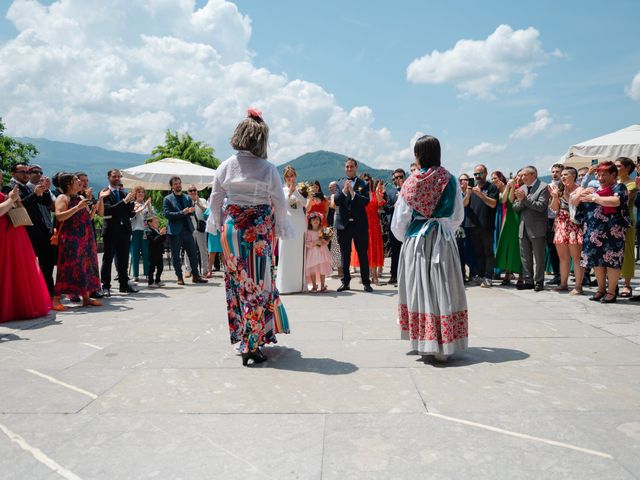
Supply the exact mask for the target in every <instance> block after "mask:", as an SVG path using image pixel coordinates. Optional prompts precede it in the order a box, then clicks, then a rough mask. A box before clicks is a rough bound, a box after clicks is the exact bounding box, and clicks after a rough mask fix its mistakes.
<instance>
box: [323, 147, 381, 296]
mask: <svg viewBox="0 0 640 480" xmlns="http://www.w3.org/2000/svg"><path fill="white" fill-rule="evenodd" d="M357 170H358V162H357V161H356V160H354V159H353V158H347V159H346V160H345V162H344V171H345V173H346V175H347V176H346V178H344V179H342V180H340V181H339V182H338V189H337V191H336V193H335V195H334V197H333V201H334V202H335V204H336V214H335V217H334V220H333V228H335V229H336V230H337V236H338V243H339V244H340V252H341V254H342V259H341V260H342V285H340V286H339V287H338V292H342V291H343V290H349V289H350V286H349V282H351V273H350V272H349V264H350V263H351V242H352V241H353V244H354V245H355V247H356V252H357V253H358V260H360V278H362V284H363V285H364V291H365V292H372V291H373V289H372V288H371V280H370V278H369V258H368V256H367V249H368V248H369V223H368V221H367V212H366V211H365V207H366V206H367V205H368V204H369V185H367V182H365V181H364V180H362V179H361V178H358V177H357V176H356V173H357Z"/></svg>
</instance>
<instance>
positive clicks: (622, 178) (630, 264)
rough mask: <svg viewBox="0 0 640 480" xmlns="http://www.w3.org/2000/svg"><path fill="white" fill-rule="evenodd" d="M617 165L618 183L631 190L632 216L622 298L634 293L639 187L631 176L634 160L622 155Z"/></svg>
mask: <svg viewBox="0 0 640 480" xmlns="http://www.w3.org/2000/svg"><path fill="white" fill-rule="evenodd" d="M615 163H616V167H617V168H618V183H622V184H623V185H624V186H625V187H627V190H628V191H629V213H630V216H631V226H630V227H629V228H627V230H626V231H625V235H624V260H623V262H622V271H621V272H620V276H621V277H622V278H624V286H623V287H622V290H620V297H621V298H628V297H630V296H631V294H632V290H631V279H632V278H633V274H634V270H635V266H636V265H635V263H636V256H635V251H634V250H635V244H636V215H635V211H634V207H633V201H634V199H635V196H636V192H637V190H638V188H637V187H636V182H635V180H631V179H630V178H629V176H630V175H631V172H633V170H634V169H635V164H634V163H633V160H631V159H630V158H627V157H620V158H618V159H616V162H615Z"/></svg>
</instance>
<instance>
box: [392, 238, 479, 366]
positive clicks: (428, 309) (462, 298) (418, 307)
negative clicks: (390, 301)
mask: <svg viewBox="0 0 640 480" xmlns="http://www.w3.org/2000/svg"><path fill="white" fill-rule="evenodd" d="M398 323H399V324H400V330H401V338H402V339H404V340H409V341H410V344H411V347H410V349H411V351H414V352H417V353H419V354H422V355H433V354H441V355H451V354H453V353H455V352H457V351H460V350H465V349H466V348H467V337H468V336H469V326H468V312H467V297H466V294H465V290H464V283H463V280H462V275H460V257H459V255H458V249H457V246H456V240H455V237H454V235H453V234H448V233H446V232H444V231H443V229H442V228H441V227H440V226H439V225H434V226H433V228H430V229H429V231H428V233H426V235H424V236H417V237H407V238H405V239H404V242H403V244H402V250H401V251H400V262H399V265H398Z"/></svg>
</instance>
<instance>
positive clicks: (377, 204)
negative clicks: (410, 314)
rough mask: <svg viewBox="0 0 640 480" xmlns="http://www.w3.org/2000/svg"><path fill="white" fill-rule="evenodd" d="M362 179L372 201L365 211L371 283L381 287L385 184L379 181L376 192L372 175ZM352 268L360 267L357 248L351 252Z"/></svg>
mask: <svg viewBox="0 0 640 480" xmlns="http://www.w3.org/2000/svg"><path fill="white" fill-rule="evenodd" d="M360 178H361V179H363V180H364V181H366V182H367V183H368V184H369V198H370V200H369V204H368V205H367V206H366V208H365V210H366V212H367V222H368V224H369V248H368V249H367V256H368V257H369V271H370V272H371V283H373V284H374V285H380V282H379V281H378V270H379V268H380V267H383V266H384V244H383V242H382V228H381V226H380V217H378V209H379V208H381V207H383V206H384V204H385V203H387V202H386V200H385V199H384V184H383V183H382V181H381V180H379V181H378V183H377V184H376V188H375V190H374V188H373V179H372V178H371V175H369V174H368V173H363V174H362V175H360ZM351 266H352V267H360V261H359V259H358V254H357V253H356V249H355V247H354V248H353V249H352V250H351Z"/></svg>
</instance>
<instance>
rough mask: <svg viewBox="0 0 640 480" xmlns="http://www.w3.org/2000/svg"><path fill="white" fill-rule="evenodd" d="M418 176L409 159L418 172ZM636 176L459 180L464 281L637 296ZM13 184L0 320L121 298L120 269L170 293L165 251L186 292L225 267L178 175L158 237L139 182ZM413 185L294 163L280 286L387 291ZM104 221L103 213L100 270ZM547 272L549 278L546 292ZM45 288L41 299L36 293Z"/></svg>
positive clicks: (524, 173) (600, 296) (42, 179)
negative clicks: (328, 173)
mask: <svg viewBox="0 0 640 480" xmlns="http://www.w3.org/2000/svg"><path fill="white" fill-rule="evenodd" d="M418 167H419V166H418V164H417V163H413V164H411V166H410V172H411V173H410V174H409V175H412V174H413V173H414V172H415V171H418ZM634 172H640V165H637V164H636V163H634V162H633V161H632V160H631V159H628V158H625V157H621V158H618V159H617V160H616V161H615V162H603V163H600V164H594V165H592V166H591V167H588V168H586V167H585V168H581V169H579V170H576V169H575V168H573V167H565V166H564V165H561V164H556V165H553V167H552V168H551V178H552V180H551V182H550V183H549V184H546V183H545V182H543V181H541V180H540V179H539V178H538V172H537V169H536V168H535V167H533V166H527V167H524V168H522V169H521V170H519V171H517V172H516V173H515V174H513V173H510V174H509V178H507V177H506V176H505V175H504V174H503V173H502V172H501V171H494V172H491V173H489V171H488V170H487V168H486V166H484V165H482V164H479V165H477V166H476V167H475V168H474V170H473V174H472V175H468V174H461V175H459V176H458V184H459V187H460V191H461V195H462V199H463V205H464V221H463V223H462V225H461V226H460V227H459V228H458V229H457V232H456V234H455V236H456V241H457V247H458V252H459V256H460V263H461V270H462V272H461V274H462V277H463V280H464V282H465V283H466V284H468V285H479V286H480V287H482V288H490V287H491V286H493V285H494V284H495V283H496V282H499V285H502V286H509V285H514V284H515V286H516V288H518V289H520V290H527V289H532V290H534V291H536V292H538V291H541V290H543V289H544V288H545V284H546V285H550V286H552V287H553V289H554V290H555V291H558V292H565V291H566V292H569V293H570V294H571V295H580V294H582V293H583V287H585V286H595V287H597V291H596V293H595V294H594V295H592V296H591V300H594V301H600V302H602V303H613V302H615V301H616V300H617V299H618V298H629V300H630V301H640V295H636V296H634V295H633V292H632V288H631V280H632V278H633V276H634V269H635V263H636V246H635V245H636V237H637V236H639V237H640V235H638V234H637V233H636V214H635V213H634V212H635V211H637V209H638V208H640V195H637V194H636V193H637V191H638V188H640V177H639V176H638V174H637V173H636V174H635V175H634ZM11 175H12V178H11V180H10V181H9V182H8V184H7V185H5V186H4V187H3V188H2V192H3V193H2V194H1V196H0V218H1V219H0V228H1V229H2V237H1V238H2V245H0V246H1V247H2V248H3V249H4V250H2V252H0V253H2V257H3V258H4V259H7V260H5V261H4V262H3V265H4V268H3V273H2V278H3V280H5V281H3V285H11V287H10V288H3V291H2V293H1V295H2V299H3V301H2V302H0V305H2V307H1V310H0V321H8V320H11V319H14V318H30V317H36V316H40V315H43V314H46V313H47V311H49V309H51V308H53V309H54V310H58V311H63V310H65V309H66V308H67V306H66V305H65V303H66V301H77V302H82V305H83V306H100V305H101V302H100V299H101V298H102V297H104V296H110V295H111V293H112V290H111V289H112V279H111V275H112V265H114V264H115V266H116V270H117V278H116V280H117V281H118V286H119V292H120V293H121V294H131V293H136V292H137V291H138V289H137V288H136V285H137V284H138V283H141V279H142V282H145V283H146V284H147V285H148V286H150V287H152V288H156V287H161V286H163V285H164V283H163V282H162V280H161V276H162V272H163V267H164V257H165V251H167V250H168V251H169V252H170V256H171V262H172V266H173V270H174V272H175V274H176V277H177V283H178V284H179V285H184V282H185V280H184V279H185V278H191V280H192V282H193V283H206V282H207V280H206V279H207V278H211V277H212V276H213V273H214V271H220V270H221V263H222V265H224V262H220V260H221V258H220V257H221V256H222V251H223V247H222V244H221V238H220V234H219V233H218V232H207V231H206V224H207V220H208V218H209V216H210V213H211V210H210V208H209V201H208V200H206V199H204V198H201V197H200V196H199V195H198V190H197V188H196V187H195V186H194V185H189V186H188V187H187V189H186V192H185V191H183V187H182V181H181V179H180V178H179V177H177V176H176V177H173V178H172V179H171V180H170V182H169V183H170V184H169V187H170V189H171V193H170V194H168V195H167V196H166V197H165V198H164V201H163V212H162V213H163V216H164V217H165V218H166V219H167V226H166V227H163V228H161V227H160V219H159V217H158V215H157V212H156V211H155V210H154V208H153V206H152V204H151V199H150V197H149V196H148V195H147V192H145V190H144V188H143V187H141V186H137V187H135V188H133V189H132V190H131V191H129V192H126V191H125V190H124V189H123V188H122V183H121V179H122V175H121V173H120V171H119V170H116V169H114V170H110V171H109V172H107V182H108V186H107V187H106V188H104V189H102V190H101V191H100V192H97V194H94V192H93V191H92V189H91V187H89V179H88V177H87V175H86V174H85V173H83V172H75V173H67V172H58V173H56V174H55V175H54V176H53V177H52V178H51V179H49V178H48V177H46V176H44V175H43V170H42V168H41V167H40V166H39V165H31V166H28V165H22V164H17V165H15V166H14V167H13V169H12V171H11ZM632 177H634V178H632ZM406 179H407V173H405V171H404V170H403V169H401V168H398V169H396V170H395V171H394V172H393V174H392V179H391V180H392V185H387V184H386V183H385V181H384V180H383V179H374V178H372V176H371V175H370V174H368V173H363V174H360V175H358V162H357V160H355V159H353V158H347V160H346V161H345V176H344V178H342V179H339V180H336V181H333V182H331V183H330V184H329V186H328V190H329V192H328V194H326V195H325V193H324V192H323V189H322V186H321V184H320V182H318V181H317V180H313V181H311V182H308V183H305V182H299V179H298V178H297V174H296V171H295V169H294V168H293V167H291V166H287V167H286V168H285V169H284V175H283V182H282V185H283V191H284V196H285V199H286V215H287V219H288V220H289V222H290V224H291V227H292V236H291V238H281V239H279V241H277V242H274V251H273V254H274V257H276V262H277V265H278V275H277V277H276V288H277V289H278V291H279V292H280V293H297V292H312V293H316V292H326V291H327V289H328V288H327V284H326V278H327V277H328V276H330V275H332V274H334V273H337V275H338V277H339V278H340V280H341V284H340V286H339V287H338V291H344V290H349V289H350V288H351V275H352V273H353V272H356V271H358V270H359V274H360V280H361V283H362V285H363V288H364V290H365V291H367V292H370V291H372V286H371V285H372V284H373V285H381V280H380V279H381V275H382V270H383V266H384V259H385V257H386V256H390V257H391V268H390V272H389V274H390V275H389V280H388V284H389V285H394V286H397V282H398V280H397V277H398V261H399V255H400V250H401V247H402V239H397V238H396V237H395V236H394V234H393V232H392V230H391V228H390V225H391V222H392V219H393V215H394V207H395V204H396V202H397V199H398V196H399V192H400V190H401V188H402V185H403V183H404V182H405V180H406ZM225 201H226V200H225ZM14 206H22V207H24V208H25V210H26V212H27V214H28V218H29V220H30V222H29V223H30V225H29V224H25V225H24V226H20V225H18V226H14V225H13V224H12V223H11V221H10V220H9V219H8V217H7V215H6V214H7V212H9V211H10V210H11V209H12V207H14ZM634 206H635V207H636V208H635V209H634ZM95 215H99V216H101V217H102V218H103V223H102V230H101V236H102V241H103V248H104V254H103V257H102V261H101V265H99V264H98V255H97V243H96V239H97V232H96V230H95V228H94V222H93V218H94V216H95ZM638 225H640V223H638ZM25 234H26V235H25ZM27 239H28V243H26V240H27ZM13 242H17V243H18V244H19V245H20V246H21V247H23V248H22V249H21V250H19V251H22V252H24V253H23V254H21V256H17V255H12V254H5V252H15V251H18V250H14V248H15V245H14V243H13ZM27 247H28V248H27ZM183 258H184V265H183ZM141 264H142V265H141ZM130 266H131V269H129V267H130ZM141 270H142V271H141ZM9 272H11V273H9ZM130 272H131V277H130V276H129V273H130ZM54 273H55V274H54ZM546 273H549V274H551V275H552V278H551V280H549V281H547V282H546V283H545V274H546ZM9 275H10V278H11V280H10V281H9ZM36 277H37V280H38V281H34V278H36ZM570 277H573V282H572V283H573V285H571V286H570ZM40 279H42V282H40V281H39V280H40ZM620 279H622V284H621V285H619V283H620ZM20 282H23V283H24V286H25V288H24V290H23V289H21V287H20ZM40 284H42V285H41V287H40ZM38 288H39V289H40V293H41V294H40V295H37V294H34V289H35V290H37V289H38ZM26 292H29V294H28V295H27V293H26ZM38 298H41V299H42V301H41V302H38V301H35V300H37V299H38ZM9 299H11V300H9ZM63 300H64V302H63Z"/></svg>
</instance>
